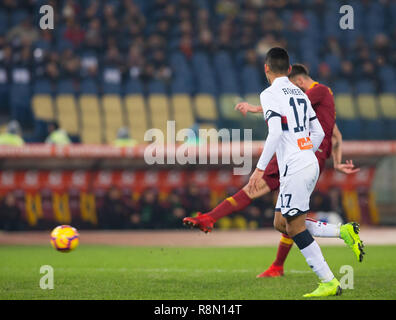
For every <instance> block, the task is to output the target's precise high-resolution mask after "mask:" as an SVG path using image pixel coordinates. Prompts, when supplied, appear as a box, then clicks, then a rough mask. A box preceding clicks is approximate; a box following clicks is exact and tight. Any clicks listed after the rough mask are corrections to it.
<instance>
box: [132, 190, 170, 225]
mask: <svg viewBox="0 0 396 320" xmlns="http://www.w3.org/2000/svg"><path fill="white" fill-rule="evenodd" d="M137 215H138V216H139V217H140V226H141V227H142V228H145V229H146V228H153V229H158V228H161V227H162V224H163V218H164V215H165V212H164V211H163V209H162V208H161V206H160V203H159V199H158V194H157V191H156V190H155V189H147V190H145V191H144V192H143V194H142V196H141V198H140V200H139V202H138V204H137V206H136V210H135V213H133V214H132V216H131V219H136V216H137Z"/></svg>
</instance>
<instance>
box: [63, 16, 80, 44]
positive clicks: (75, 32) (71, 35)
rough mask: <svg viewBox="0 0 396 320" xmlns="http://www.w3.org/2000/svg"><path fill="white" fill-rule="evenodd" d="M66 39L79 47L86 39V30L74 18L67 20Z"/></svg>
mask: <svg viewBox="0 0 396 320" xmlns="http://www.w3.org/2000/svg"><path fill="white" fill-rule="evenodd" d="M63 37H64V39H65V40H68V41H69V42H70V43H71V44H72V45H73V46H74V48H78V47H79V46H80V45H81V44H82V43H83V41H84V38H85V31H84V30H83V29H82V28H81V26H80V24H79V23H77V22H76V21H75V20H74V19H73V18H70V19H68V21H67V22H66V30H65V32H64V34H63Z"/></svg>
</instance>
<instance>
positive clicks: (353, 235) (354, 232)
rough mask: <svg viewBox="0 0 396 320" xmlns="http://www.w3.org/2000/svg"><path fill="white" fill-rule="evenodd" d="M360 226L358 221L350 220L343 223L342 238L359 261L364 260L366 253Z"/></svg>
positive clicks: (341, 228)
mask: <svg viewBox="0 0 396 320" xmlns="http://www.w3.org/2000/svg"><path fill="white" fill-rule="evenodd" d="M359 231H360V227H359V224H357V223H356V222H349V223H346V224H343V225H341V227H340V238H341V239H342V240H344V242H345V244H346V245H347V246H348V247H350V248H351V249H352V251H353V253H354V254H355V256H356V258H357V260H358V261H359V262H362V261H363V255H364V254H365V252H364V250H363V248H364V245H363V241H362V240H360V237H359Z"/></svg>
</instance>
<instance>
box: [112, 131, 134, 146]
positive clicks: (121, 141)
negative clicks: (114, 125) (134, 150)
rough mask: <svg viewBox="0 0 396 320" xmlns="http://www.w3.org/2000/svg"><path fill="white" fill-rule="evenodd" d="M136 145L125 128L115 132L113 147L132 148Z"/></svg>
mask: <svg viewBox="0 0 396 320" xmlns="http://www.w3.org/2000/svg"><path fill="white" fill-rule="evenodd" d="M136 144H137V141H136V140H135V139H132V138H131V136H130V134H129V129H128V128H126V127H123V128H120V129H119V130H118V132H117V139H116V140H115V141H114V143H113V145H114V146H116V147H133V146H135V145H136Z"/></svg>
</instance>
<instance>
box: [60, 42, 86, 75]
mask: <svg viewBox="0 0 396 320" xmlns="http://www.w3.org/2000/svg"><path fill="white" fill-rule="evenodd" d="M60 68H61V74H62V76H63V77H65V78H77V77H78V76H79V75H80V70H81V68H80V58H79V57H78V56H77V55H75V54H74V53H73V50H72V49H70V48H69V49H66V50H65V51H63V53H62V56H61V59H60Z"/></svg>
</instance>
